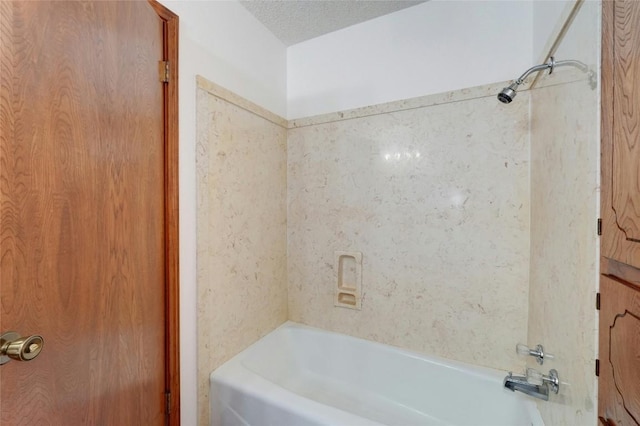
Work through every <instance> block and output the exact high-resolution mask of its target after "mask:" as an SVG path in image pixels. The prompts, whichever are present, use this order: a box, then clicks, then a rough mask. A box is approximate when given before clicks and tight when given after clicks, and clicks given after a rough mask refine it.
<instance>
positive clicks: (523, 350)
mask: <svg viewBox="0 0 640 426" xmlns="http://www.w3.org/2000/svg"><path fill="white" fill-rule="evenodd" d="M516 352H517V353H518V355H522V356H529V355H531V356H532V357H534V358H535V359H536V362H537V363H538V364H540V365H542V364H543V363H544V359H545V358H550V359H553V355H551V354H546V353H544V348H543V347H542V345H536V347H535V348H533V349H532V348H530V347H529V346H527V345H525V344H524V343H518V344H517V345H516Z"/></svg>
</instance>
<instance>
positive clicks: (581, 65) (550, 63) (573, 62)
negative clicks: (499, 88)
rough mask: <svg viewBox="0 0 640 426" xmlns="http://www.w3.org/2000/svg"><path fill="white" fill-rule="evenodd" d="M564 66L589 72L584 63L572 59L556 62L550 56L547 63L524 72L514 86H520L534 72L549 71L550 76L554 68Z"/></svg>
mask: <svg viewBox="0 0 640 426" xmlns="http://www.w3.org/2000/svg"><path fill="white" fill-rule="evenodd" d="M566 65H571V66H574V67H576V68H578V69H579V70H580V71H582V72H589V67H587V65H586V64H585V63H584V62H580V61H576V60H573V59H568V60H565V61H556V60H555V59H554V58H553V56H552V57H550V58H549V61H548V62H547V63H545V64H541V65H536V66H534V67H531V68H529V69H528V70H526V71H525V72H524V73H523V74H522V75H521V76H520V77H518V79H517V80H516V84H517V85H518V86H519V85H521V84H522V83H523V82H524V80H525V78H527V77H529V75H530V74H532V73H534V72H536V71H543V70H546V69H549V74H551V73H552V72H553V70H554V69H555V68H556V67H563V66H566Z"/></svg>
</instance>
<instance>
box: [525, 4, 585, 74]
mask: <svg viewBox="0 0 640 426" xmlns="http://www.w3.org/2000/svg"><path fill="white" fill-rule="evenodd" d="M574 4H575V0H554V1H549V0H534V2H533V30H532V31H533V35H532V37H533V51H532V53H533V54H532V56H531V60H532V64H531V65H532V66H533V65H536V64H538V63H542V61H544V59H545V58H546V55H547V54H548V53H549V49H550V48H551V45H552V44H553V42H554V41H555V39H556V37H557V35H558V33H559V32H560V30H561V29H562V26H563V25H564V22H565V21H566V20H567V17H568V16H569V14H570V13H571V9H573V5H574ZM558 59H560V60H561V59H564V58H558ZM523 71H524V70H523Z"/></svg>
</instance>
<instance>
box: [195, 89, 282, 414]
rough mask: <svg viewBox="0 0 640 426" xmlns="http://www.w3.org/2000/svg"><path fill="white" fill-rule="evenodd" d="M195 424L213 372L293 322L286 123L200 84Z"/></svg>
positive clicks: (204, 407) (204, 406) (204, 410)
mask: <svg viewBox="0 0 640 426" xmlns="http://www.w3.org/2000/svg"><path fill="white" fill-rule="evenodd" d="M197 83H198V89H197V96H196V99H197V161H196V167H197V183H198V188H197V189H198V190H197V196H198V199H197V202H198V208H197V280H198V419H199V424H200V425H202V426H205V425H208V424H209V423H208V394H209V393H208V379H209V374H210V372H211V371H213V370H214V369H215V368H216V367H218V366H219V365H221V364H222V363H224V362H225V361H226V360H228V359H229V358H231V357H233V356H234V355H236V354H237V353H238V352H240V351H241V350H243V349H244V348H246V347H247V346H249V345H250V344H251V343H253V342H254V341H256V340H257V339H259V338H260V337H262V336H263V335H265V334H267V333H268V332H270V331H271V330H273V329H275V328H276V327H277V326H279V325H280V324H282V323H283V322H284V321H286V320H287V318H288V315H287V273H286V252H287V246H286V173H287V166H286V164H287V147H286V143H287V142H286V137H287V134H286V132H287V130H286V124H287V122H286V120H284V119H282V118H280V117H278V116H276V115H275V114H272V113H270V112H268V111H266V110H263V109H262V108H260V107H257V106H255V105H253V104H251V103H250V102H248V101H246V100H244V99H242V98H240V97H239V96H236V95H234V94H233V93H231V92H228V91H227V90H225V89H223V88H221V87H220V86H217V85H215V84H213V83H211V82H208V81H207V80H205V79H203V78H201V77H199V78H198V82H197Z"/></svg>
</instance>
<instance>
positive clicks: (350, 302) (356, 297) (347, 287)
mask: <svg viewBox="0 0 640 426" xmlns="http://www.w3.org/2000/svg"><path fill="white" fill-rule="evenodd" d="M335 271H336V289H335V300H334V305H335V306H339V307H342V308H349V309H357V310H360V309H361V302H362V253H360V252H357V251H336V252H335Z"/></svg>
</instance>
